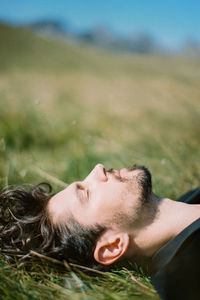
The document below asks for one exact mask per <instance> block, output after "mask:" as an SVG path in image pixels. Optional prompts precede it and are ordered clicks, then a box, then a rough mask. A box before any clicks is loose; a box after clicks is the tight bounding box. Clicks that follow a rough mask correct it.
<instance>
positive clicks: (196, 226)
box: [151, 219, 200, 300]
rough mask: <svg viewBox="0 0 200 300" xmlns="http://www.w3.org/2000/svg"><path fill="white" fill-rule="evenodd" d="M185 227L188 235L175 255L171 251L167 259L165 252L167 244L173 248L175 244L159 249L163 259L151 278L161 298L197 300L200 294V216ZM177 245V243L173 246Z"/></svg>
mask: <svg viewBox="0 0 200 300" xmlns="http://www.w3.org/2000/svg"><path fill="white" fill-rule="evenodd" d="M192 229H193V230H192ZM184 231H185V233H187V232H189V234H188V235H185V236H186V238H185V239H184V238H183V241H182V243H181V245H180V247H178V249H176V252H175V253H174V255H172V257H170V253H168V256H169V257H170V259H168V260H166V259H165V257H163V256H164V255H167V251H166V250H167V248H168V250H169V251H170V249H171V251H172V250H173V247H171V248H170V247H166V248H165V249H164V250H165V251H164V252H163V253H162V251H161V252H160V261H159V262H158V265H157V269H156V271H155V273H154V274H153V275H152V276H151V282H152V284H153V285H154V287H155V288H156V290H157V291H158V293H159V294H160V296H161V297H162V299H170V300H172V299H175V300H178V299H181V300H184V299H187V300H188V299H190V300H193V299H195V300H196V299H197V295H199V294H200V285H199V278H200V219H198V220H197V221H195V222H194V223H193V224H191V225H190V226H188V228H186V229H185V230H184ZM182 237H183V235H182ZM177 240H178V239H177ZM176 245H177V244H176V243H174V247H175V246H176ZM167 246H169V245H167ZM172 246H173V240H172ZM161 250H162V249H161ZM172 252H173V251H172ZM161 258H163V259H164V262H163V261H162V259H161ZM159 263H160V267H159Z"/></svg>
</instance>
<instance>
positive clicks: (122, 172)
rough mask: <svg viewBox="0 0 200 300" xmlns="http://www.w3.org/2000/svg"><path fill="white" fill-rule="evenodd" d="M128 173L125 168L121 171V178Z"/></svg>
mask: <svg viewBox="0 0 200 300" xmlns="http://www.w3.org/2000/svg"><path fill="white" fill-rule="evenodd" d="M126 172H127V169H126V168H123V169H121V170H120V171H119V174H120V177H121V178H123V176H124V174H125V173H126Z"/></svg>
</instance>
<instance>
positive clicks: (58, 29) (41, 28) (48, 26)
mask: <svg viewBox="0 0 200 300" xmlns="http://www.w3.org/2000/svg"><path fill="white" fill-rule="evenodd" d="M26 27H27V28H29V29H31V30H33V31H36V32H39V33H42V34H45V35H51V36H66V35H67V26H66V23H63V22H61V21H57V20H50V19H44V20H39V21H36V22H33V23H30V24H28V25H26Z"/></svg>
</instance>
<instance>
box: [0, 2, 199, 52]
mask: <svg viewBox="0 0 200 300" xmlns="http://www.w3.org/2000/svg"><path fill="white" fill-rule="evenodd" d="M42 18H55V19H61V20H62V21H64V22H67V23H68V24H69V25H70V26H71V27H73V28H76V29H78V30H84V29H87V28H89V27H91V26H101V25H106V26H108V27H110V28H112V29H113V30H115V31H117V32H119V33H123V34H134V33H141V32H148V33H151V34H153V35H154V36H155V38H157V39H158V40H160V41H161V43H163V44H164V45H166V46H168V47H172V48H174V47H177V46H178V45H180V44H181V43H182V42H183V41H185V40H187V39H189V38H193V39H196V40H198V41H200V1H199V0H166V1H164V0H69V1H68V0H0V19H1V20H6V21H10V22H13V23H24V22H31V21H34V20H38V19H42Z"/></svg>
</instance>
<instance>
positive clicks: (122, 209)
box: [48, 164, 150, 227]
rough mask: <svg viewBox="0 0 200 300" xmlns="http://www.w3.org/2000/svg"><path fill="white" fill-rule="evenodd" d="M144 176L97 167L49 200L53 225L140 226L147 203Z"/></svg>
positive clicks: (140, 172)
mask: <svg viewBox="0 0 200 300" xmlns="http://www.w3.org/2000/svg"><path fill="white" fill-rule="evenodd" d="M147 173H148V171H147ZM147 173H146V169H143V168H141V167H131V168H128V169H126V168H124V169H122V170H121V171H117V170H113V169H110V170H108V171H106V170H105V168H104V166H103V165H102V164H98V165H96V166H95V168H94V169H93V170H92V171H91V173H90V174H89V175H88V176H87V177H86V178H85V179H84V180H83V181H77V182H73V183H72V184H70V185H69V186H68V187H67V188H66V189H64V190H63V191H61V192H59V193H58V194H56V195H55V196H53V197H52V198H51V199H50V201H49V205H48V210H49V213H50V216H51V218H52V220H53V223H54V224H59V223H62V222H66V223H67V222H68V220H69V219H70V218H73V219H74V220H75V221H76V222H78V223H79V224H80V225H82V226H85V227H90V226H93V225H96V224H99V225H102V226H106V227H111V226H112V227H113V226H115V227H117V226H126V227H127V226H129V225H131V224H133V223H135V222H139V221H140V220H141V218H142V212H143V209H144V207H145V205H144V204H145V201H146V199H144V195H146V194H145V191H144V189H147V184H148V180H149V178H148V176H150V174H147Z"/></svg>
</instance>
